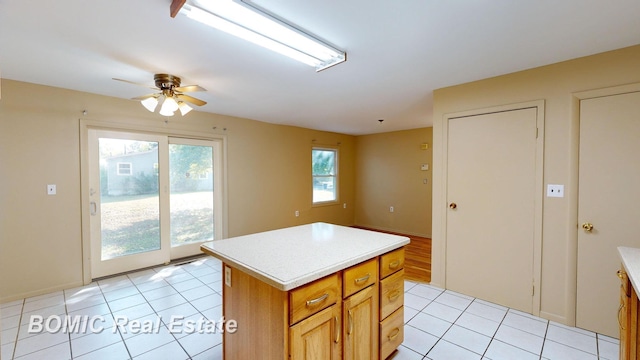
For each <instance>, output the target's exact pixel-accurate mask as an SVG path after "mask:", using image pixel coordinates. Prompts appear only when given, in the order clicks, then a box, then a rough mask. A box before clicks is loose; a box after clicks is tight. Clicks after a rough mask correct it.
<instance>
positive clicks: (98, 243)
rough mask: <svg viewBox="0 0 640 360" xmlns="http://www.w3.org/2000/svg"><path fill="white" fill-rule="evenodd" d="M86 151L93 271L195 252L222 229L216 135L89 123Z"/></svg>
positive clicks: (118, 270)
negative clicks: (189, 136)
mask: <svg viewBox="0 0 640 360" xmlns="http://www.w3.org/2000/svg"><path fill="white" fill-rule="evenodd" d="M89 152H90V154H89V171H90V176H89V177H90V179H89V182H90V189H89V198H90V206H89V211H90V226H91V265H92V266H91V271H92V278H98V277H102V276H107V275H112V274H117V273H121V272H126V271H130V270H134V269H140V268H144V267H147V266H153V265H158V264H162V263H167V262H169V261H170V260H171V259H176V258H180V257H185V256H190V255H195V254H199V253H200V250H199V246H200V244H201V243H202V242H204V241H210V240H214V239H218V238H220V237H221V234H222V232H221V219H217V218H221V216H219V215H220V214H219V213H218V212H216V211H214V210H217V209H221V208H222V206H221V200H220V199H221V194H219V190H220V187H221V185H220V184H221V176H220V171H216V168H217V167H221V166H220V164H221V156H220V155H221V154H220V145H219V143H217V142H215V141H205V140H192V139H182V138H171V137H168V136H160V135H150V134H140V133H127V132H117V131H103V130H92V129H91V130H89ZM216 185H217V186H216ZM214 189H215V190H216V191H215V192H214ZM214 214H215V215H218V216H217V218H216V216H214Z"/></svg>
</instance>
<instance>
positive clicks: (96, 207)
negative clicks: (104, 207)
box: [89, 201, 98, 216]
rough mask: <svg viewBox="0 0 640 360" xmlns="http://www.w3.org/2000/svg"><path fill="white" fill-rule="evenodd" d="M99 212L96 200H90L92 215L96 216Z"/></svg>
mask: <svg viewBox="0 0 640 360" xmlns="http://www.w3.org/2000/svg"><path fill="white" fill-rule="evenodd" d="M97 212H98V204H96V202H95V201H92V202H90V203H89V213H90V214H91V216H95V215H96V213H97Z"/></svg>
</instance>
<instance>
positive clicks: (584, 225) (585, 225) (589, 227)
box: [582, 222, 593, 231]
mask: <svg viewBox="0 0 640 360" xmlns="http://www.w3.org/2000/svg"><path fill="white" fill-rule="evenodd" d="M582 229H584V231H591V230H593V224H592V223H588V222H586V223H582Z"/></svg>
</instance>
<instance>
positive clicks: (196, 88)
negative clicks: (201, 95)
mask: <svg viewBox="0 0 640 360" xmlns="http://www.w3.org/2000/svg"><path fill="white" fill-rule="evenodd" d="M173 90H174V91H178V92H192V91H207V89H205V88H203V87H202V86H200V85H187V86H180V87H177V88H173Z"/></svg>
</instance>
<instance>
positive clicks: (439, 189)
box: [432, 46, 640, 324]
mask: <svg viewBox="0 0 640 360" xmlns="http://www.w3.org/2000/svg"><path fill="white" fill-rule="evenodd" d="M638 64H640V46H635V47H631V48H626V49H620V50H617V51H612V52H607V53H603V54H598V55H594V56H589V57H585V58H580V59H576V60H571V61H567V62H562V63H558V64H553V65H549V66H545V67H541V68H536V69H531V70H527V71H522V72H518V73H514V74H509V75H505V76H500V77H496V78H491V79H486V80H481V81H477V82H473V83H469V84H464V85H459V86H454V87H449V88H444V89H440V90H437V91H435V93H434V128H433V131H434V133H433V134H434V139H433V142H434V164H433V165H434V166H433V167H434V182H433V185H434V192H433V208H434V209H435V210H434V213H433V270H432V277H433V278H432V283H434V284H436V285H440V286H444V285H445V275H446V274H445V271H444V269H445V266H444V240H445V237H444V221H445V220H446V219H445V217H444V215H445V209H446V197H445V196H446V193H445V186H446V184H444V182H443V179H444V174H443V172H442V165H443V164H442V157H443V153H444V151H446V149H444V148H443V140H444V139H443V138H442V134H443V129H444V128H443V126H444V121H443V118H444V116H445V115H446V114H450V113H456V112H461V111H466V110H474V109H483V108H489V107H494V106H500V105H506V104H514V103H520V102H528V101H533V100H544V101H545V145H544V151H545V154H544V183H545V184H549V183H552V184H564V185H565V193H566V197H564V198H561V199H558V198H554V199H549V198H544V200H543V219H542V220H543V233H542V248H543V251H542V274H541V304H540V315H541V316H543V317H546V318H549V319H552V320H555V321H559V322H563V323H565V324H573V323H574V322H575V287H576V241H577V230H576V224H577V194H578V193H577V185H578V184H577V174H578V173H577V160H578V154H577V149H578V146H577V145H578V136H579V134H578V124H579V123H578V115H579V114H578V107H577V104H578V102H577V100H576V98H575V97H574V96H573V95H572V94H573V93H576V92H580V91H585V90H591V89H599V88H605V87H611V86H618V85H624V84H629V83H637V82H640V67H639V66H638ZM634 156H635V155H634ZM593 266H597V264H593ZM470 270H471V269H470ZM514 276H517V274H514ZM612 276H613V275H612Z"/></svg>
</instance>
